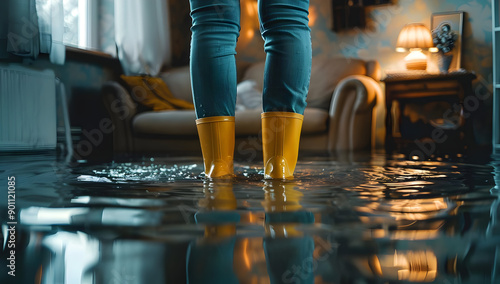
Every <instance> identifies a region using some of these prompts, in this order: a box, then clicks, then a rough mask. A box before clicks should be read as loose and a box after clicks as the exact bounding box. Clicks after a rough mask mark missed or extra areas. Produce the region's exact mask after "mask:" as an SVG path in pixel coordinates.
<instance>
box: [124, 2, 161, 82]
mask: <svg viewBox="0 0 500 284" xmlns="http://www.w3.org/2000/svg"><path fill="white" fill-rule="evenodd" d="M115 41H116V45H117V47H118V58H119V59H120V62H121V64H122V67H123V70H124V72H125V74H127V75H142V74H147V75H151V76H156V75H158V73H159V72H160V70H161V68H162V66H164V65H169V64H170V57H171V56H170V54H171V48H170V32H169V23H168V6H167V1H165V0H151V1H137V0H118V1H116V2H115Z"/></svg>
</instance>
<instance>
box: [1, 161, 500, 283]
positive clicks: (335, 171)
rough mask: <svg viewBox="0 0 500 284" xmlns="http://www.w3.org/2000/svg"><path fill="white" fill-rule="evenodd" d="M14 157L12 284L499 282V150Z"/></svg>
mask: <svg viewBox="0 0 500 284" xmlns="http://www.w3.org/2000/svg"><path fill="white" fill-rule="evenodd" d="M5 158H6V159H2V160H1V161H0V173H1V174H2V182H3V183H4V184H3V185H2V186H1V191H0V192H1V194H2V196H5V198H4V197H2V200H7V198H6V196H8V195H9V194H10V195H12V194H14V195H15V202H11V203H7V202H3V203H2V207H1V208H2V209H1V212H0V217H1V218H2V220H3V221H2V244H3V250H2V258H1V259H0V265H1V267H2V275H1V276H0V279H2V281H1V283H50V284H52V283H71V284H73V283H75V284H78V283H148V284H149V283H470V284H476V283H500V220H499V218H500V208H499V207H500V199H499V198H498V197H499V195H500V163H499V162H498V161H492V162H488V163H486V164H472V163H464V162H445V161H409V160H405V159H404V158H402V157H398V156H394V157H388V156H384V155H372V156H367V157H364V159H354V158H353V159H350V160H349V159H348V160H339V159H331V158H318V157H315V158H311V157H309V158H308V157H303V158H301V159H300V160H299V164H298V167H297V170H296V175H295V179H294V180H290V181H264V180H262V168H261V165H260V164H257V163H256V164H251V165H248V163H236V164H235V172H236V177H235V178H234V179H232V180H212V181H208V180H205V179H204V178H203V175H202V174H200V173H201V172H202V171H203V169H202V163H201V159H199V158H182V159H180V158H156V159H147V160H142V161H140V162H127V163H117V162H113V163H108V164H99V165H89V164H80V165H76V166H68V165H67V164H64V163H62V162H59V161H57V160H55V159H54V158H50V157H48V156H36V157H34V156H18V157H5ZM4 177H5V178H4ZM8 177H15V183H14V187H15V188H14V190H12V189H13V188H12V187H10V188H9V187H8V185H7V178H8ZM7 189H9V191H7ZM9 200H10V199H9ZM12 205H15V210H14V211H13V212H12V211H9V210H8V209H9V207H12ZM12 214H14V215H12ZM12 216H13V217H12ZM12 228H15V229H12ZM12 244H14V247H9V245H10V246H12ZM12 256H14V260H12ZM13 274H15V275H13Z"/></svg>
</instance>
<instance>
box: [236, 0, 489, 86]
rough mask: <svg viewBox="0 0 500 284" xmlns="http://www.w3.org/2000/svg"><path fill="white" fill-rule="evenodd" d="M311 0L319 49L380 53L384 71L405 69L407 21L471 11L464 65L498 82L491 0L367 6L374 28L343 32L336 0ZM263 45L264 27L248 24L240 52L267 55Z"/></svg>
mask: <svg viewBox="0 0 500 284" xmlns="http://www.w3.org/2000/svg"><path fill="white" fill-rule="evenodd" d="M243 1H245V0H243ZM310 1H311V2H310V25H311V39H312V45H313V55H319V54H322V55H327V56H332V57H333V56H346V57H355V58H363V59H376V60H378V61H379V62H380V64H381V66H382V69H383V70H384V71H385V70H404V69H405V67H404V62H403V58H404V57H405V56H406V54H404V53H396V52H395V45H396V40H397V37H398V34H399V31H400V30H401V28H402V27H403V26H404V25H405V24H407V23H412V22H419V23H424V24H425V25H426V26H427V27H429V26H430V19H431V14H432V13H434V12H446V11H458V10H463V11H466V12H467V16H468V17H466V18H465V22H464V34H463V36H464V46H463V50H462V52H463V53H462V54H463V55H462V60H463V61H462V62H463V64H462V67H464V68H466V69H468V70H474V71H475V72H476V73H477V74H478V75H480V76H481V77H483V78H485V79H486V80H487V81H488V82H492V50H491V0H472V1H471V0H440V1H436V0H415V1H414V0H399V1H398V0H395V1H394V2H397V3H396V4H394V5H385V6H379V7H376V8H369V9H368V10H367V17H368V28H366V29H363V30H361V29H355V30H352V31H349V32H341V33H334V32H333V31H332V30H331V26H332V24H331V23H332V12H331V11H332V7H331V2H332V1H327V0H310ZM244 8H245V6H244V5H242V21H244V18H245V16H246V12H245V10H244ZM250 34H251V35H252V37H251V38H250V39H249V38H247V37H248V35H250ZM262 46H263V41H262V39H261V37H260V34H259V33H258V31H255V33H251V32H248V31H246V30H243V29H242V32H241V35H240V40H239V44H238V50H237V51H238V55H237V58H238V59H239V60H242V61H250V62H255V61H260V60H264V58H265V54H264V51H263V47H262Z"/></svg>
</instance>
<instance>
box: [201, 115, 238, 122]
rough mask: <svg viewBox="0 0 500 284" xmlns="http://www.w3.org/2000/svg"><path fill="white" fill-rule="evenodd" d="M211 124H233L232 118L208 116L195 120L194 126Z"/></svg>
mask: <svg viewBox="0 0 500 284" xmlns="http://www.w3.org/2000/svg"><path fill="white" fill-rule="evenodd" d="M212 122H234V116H209V117H202V118H198V119H197V120H196V124H203V123H212Z"/></svg>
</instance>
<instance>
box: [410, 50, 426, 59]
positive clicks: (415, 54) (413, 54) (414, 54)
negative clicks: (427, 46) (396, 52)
mask: <svg viewBox="0 0 500 284" xmlns="http://www.w3.org/2000/svg"><path fill="white" fill-rule="evenodd" d="M419 59H425V60H427V56H425V54H423V53H422V49H420V48H412V49H411V50H410V54H408V55H407V56H406V57H405V60H406V61H410V60H419Z"/></svg>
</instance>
